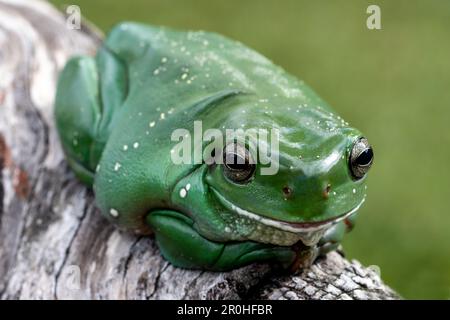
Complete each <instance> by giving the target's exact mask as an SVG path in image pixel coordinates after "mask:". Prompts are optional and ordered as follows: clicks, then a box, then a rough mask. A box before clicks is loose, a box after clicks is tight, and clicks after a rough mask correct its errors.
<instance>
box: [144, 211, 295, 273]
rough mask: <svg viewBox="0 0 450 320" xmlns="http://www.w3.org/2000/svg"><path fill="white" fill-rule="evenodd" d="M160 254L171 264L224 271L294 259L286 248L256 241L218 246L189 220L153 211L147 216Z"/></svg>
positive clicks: (172, 214)
mask: <svg viewBox="0 0 450 320" xmlns="http://www.w3.org/2000/svg"><path fill="white" fill-rule="evenodd" d="M147 222H148V223H149V224H150V225H151V227H152V229H153V231H154V232H155V236H156V241H157V243H158V246H159V248H160V250H161V252H162V254H163V256H164V257H165V258H166V259H167V260H169V261H170V262H171V263H172V264H173V265H175V266H177V267H183V268H191V269H207V270H213V271H225V270H230V269H233V268H237V267H240V266H243V265H246V264H249V263H252V262H263V261H275V262H278V263H281V264H282V265H283V266H284V267H288V266H289V265H290V264H291V263H292V262H293V260H294V259H295V253H294V252H293V251H292V250H291V249H290V248H289V247H276V246H271V245H266V244H262V243H257V242H251V241H245V242H230V243H218V242H213V241H210V240H208V239H206V238H204V237H202V236H201V235H199V234H198V233H197V231H195V230H194V228H193V221H192V220H191V219H189V218H188V217H186V216H185V215H183V214H180V213H178V212H175V211H156V212H152V213H151V214H150V215H149V216H148V217H147Z"/></svg>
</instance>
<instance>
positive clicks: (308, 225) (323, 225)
mask: <svg viewBox="0 0 450 320" xmlns="http://www.w3.org/2000/svg"><path fill="white" fill-rule="evenodd" d="M211 190H212V191H213V192H214V194H215V196H216V197H217V199H218V200H219V201H220V203H221V204H222V205H223V206H224V207H225V208H227V209H228V210H230V211H232V212H234V213H236V214H237V215H239V216H243V217H246V218H249V219H251V220H254V221H257V222H259V223H261V224H264V225H266V226H269V227H273V228H276V229H279V230H283V231H287V232H292V233H296V234H310V233H315V232H320V231H325V230H327V229H329V228H331V227H332V226H334V225H335V224H337V223H339V222H341V221H343V220H345V219H346V218H348V217H349V216H351V215H352V214H353V213H355V212H356V211H357V210H358V209H359V208H360V207H361V205H362V204H363V203H364V201H365V200H366V198H365V197H364V198H363V199H362V200H361V202H360V203H358V204H357V205H356V206H355V207H354V208H353V209H351V210H349V211H347V212H345V213H342V214H340V215H338V216H336V217H334V218H331V219H327V220H323V221H316V222H300V223H298V222H286V221H281V220H276V219H272V218H268V217H264V216H261V215H258V214H257V213H254V212H250V211H247V210H245V209H242V208H239V207H238V206H236V205H235V204H233V203H232V202H230V201H229V200H227V199H226V198H225V197H224V196H222V195H221V194H220V193H219V192H218V191H217V190H216V189H214V188H212V187H211Z"/></svg>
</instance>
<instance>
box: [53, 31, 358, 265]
mask: <svg viewBox="0 0 450 320" xmlns="http://www.w3.org/2000/svg"><path fill="white" fill-rule="evenodd" d="M55 105H56V107H55V108H56V111H55V117H56V122H57V127H58V131H59V134H60V138H61V141H62V145H63V148H64V151H65V153H66V156H67V160H68V162H69V164H70V166H71V168H72V169H73V170H74V172H75V174H76V175H77V176H78V177H79V179H81V180H82V181H83V182H84V183H86V184H88V185H92V186H93V189H94V193H95V199H96V203H97V206H98V207H99V208H100V210H101V212H102V213H103V214H104V215H105V216H106V217H107V218H108V219H109V220H111V221H113V222H114V223H115V224H116V225H118V226H119V227H122V228H126V229H129V230H132V231H134V232H136V233H138V234H150V233H152V232H153V233H154V234H155V237H156V240H157V243H158V245H159V247H160V249H161V252H162V254H163V256H164V257H165V258H166V259H167V260H169V261H170V262H172V263H173V264H174V265H176V266H180V267H185V268H199V269H207V270H229V269H232V268H236V267H239V266H242V265H245V264H248V263H251V262H258V261H260V262H261V261H272V262H277V263H279V264H281V265H282V266H285V267H292V268H294V269H295V268H297V267H298V266H302V265H308V264H309V263H311V261H313V260H314V258H315V257H316V256H317V253H325V252H327V251H329V250H333V249H335V248H336V247H337V246H338V245H339V242H340V241H341V239H342V236H343V234H344V233H345V231H346V230H347V229H348V226H350V225H352V224H353V220H354V218H355V212H356V210H357V209H358V208H359V207H360V205H361V204H362V203H363V201H364V199H365V192H366V187H365V180H366V178H365V177H363V178H362V179H359V180H356V179H355V178H354V177H353V176H352V173H351V172H350V168H349V156H350V153H351V150H352V147H353V145H354V144H355V142H356V141H358V139H360V138H361V137H362V135H361V133H360V132H359V131H358V130H356V129H354V128H351V127H349V126H348V123H346V122H345V121H344V120H342V118H340V117H339V116H338V115H336V113H335V112H334V111H333V110H332V109H331V108H330V107H329V106H328V105H327V104H326V103H325V102H324V101H323V100H321V99H320V98H319V97H318V96H317V95H316V94H315V93H314V92H313V91H312V90H311V89H310V88H309V87H308V86H306V85H305V84H304V83H303V82H302V81H299V80H297V79H296V78H295V77H293V76H291V75H289V74H287V73H286V72H285V71H284V70H282V69H281V68H280V67H277V66H275V65H274V64H272V63H271V62H270V61H269V60H267V59H266V58H264V57H263V56H261V55H260V54H258V53H256V52H254V51H252V50H251V49H249V48H247V47H245V46H244V45H242V44H240V43H237V42H235V41H232V40H229V39H227V38H225V37H222V36H220V35H217V34H213V33H206V32H178V31H173V30H170V29H166V28H159V27H151V26H146V25H140V24H135V23H122V24H120V25H118V26H116V27H115V28H114V29H113V30H112V31H111V32H110V34H109V35H108V37H107V39H106V40H105V42H104V45H103V47H102V48H101V49H100V50H99V51H98V53H97V55H96V57H94V58H93V57H76V58H73V59H71V60H70V61H69V62H68V63H67V65H66V67H65V69H64V70H63V72H62V74H61V76H60V80H59V83H58V90H57V96H56V104H55ZM194 120H201V121H203V130H204V131H205V130H206V129H208V128H218V129H223V128H229V129H237V128H243V129H247V128H265V129H268V130H270V129H271V128H278V129H279V130H280V142H279V157H280V167H279V171H278V173H277V174H275V175H261V174H260V170H258V166H259V165H257V170H256V171H255V176H254V177H253V179H252V180H251V181H249V182H248V183H245V184H238V183H234V182H232V181H230V180H229V179H228V178H226V177H225V176H224V174H223V170H224V168H223V165H219V164H213V165H208V164H206V163H202V164H192V165H189V164H183V165H176V164H174V163H173V162H172V160H171V157H170V150H171V149H172V148H173V147H174V145H175V144H176V143H178V142H173V141H171V133H172V132H173V130H174V129H176V128H186V129H188V130H190V132H193V122H194ZM182 189H183V190H184V191H182ZM287 190H288V191H289V192H287Z"/></svg>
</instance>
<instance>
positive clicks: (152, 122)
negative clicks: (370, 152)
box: [148, 121, 156, 128]
mask: <svg viewBox="0 0 450 320" xmlns="http://www.w3.org/2000/svg"><path fill="white" fill-rule="evenodd" d="M155 124H156V123H155V121H151V122H150V123H149V124H148V126H149V127H150V128H153V127H154V126H155Z"/></svg>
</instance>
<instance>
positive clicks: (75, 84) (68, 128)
mask: <svg viewBox="0 0 450 320" xmlns="http://www.w3.org/2000/svg"><path fill="white" fill-rule="evenodd" d="M126 85H127V83H126V73H125V67H124V66H123V64H122V63H121V62H120V61H119V60H118V59H117V58H116V57H115V56H114V54H112V53H110V52H109V51H107V50H106V49H100V50H99V52H98V53H97V56H96V57H95V58H92V57H75V58H72V59H71V60H70V61H69V62H68V63H67V64H66V66H65V68H64V70H63V71H62V72H61V74H60V77H59V80H58V89H57V94H56V99H55V119H56V125H57V129H58V131H59V136H60V140H61V142H62V145H63V149H64V152H65V153H66V155H67V157H66V158H67V159H68V162H69V165H70V166H71V167H72V169H73V170H74V172H75V174H76V175H77V176H78V178H79V179H80V180H81V181H82V182H84V183H86V184H88V185H92V182H93V177H94V173H95V168H96V166H97V163H98V161H99V159H100V156H101V153H102V151H103V148H104V145H105V143H106V140H107V137H108V135H109V129H110V128H109V127H110V124H111V120H112V116H113V113H114V110H115V109H117V108H118V107H119V106H120V105H121V104H122V102H123V100H124V98H125V95H126V91H127V88H126Z"/></svg>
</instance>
